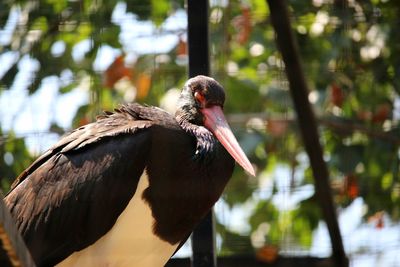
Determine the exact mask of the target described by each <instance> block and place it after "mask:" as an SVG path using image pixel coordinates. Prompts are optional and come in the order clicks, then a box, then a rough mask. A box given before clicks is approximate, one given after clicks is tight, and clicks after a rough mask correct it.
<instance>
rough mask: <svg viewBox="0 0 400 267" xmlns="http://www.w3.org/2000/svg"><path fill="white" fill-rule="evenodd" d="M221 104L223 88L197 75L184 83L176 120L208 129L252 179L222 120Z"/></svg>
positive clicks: (222, 101) (251, 167) (253, 172)
mask: <svg viewBox="0 0 400 267" xmlns="http://www.w3.org/2000/svg"><path fill="white" fill-rule="evenodd" d="M224 102H225V92H224V88H223V87H222V86H221V85H220V84H219V83H218V82H217V81H216V80H214V79H213V78H210V77H207V76H202V75H199V76H196V77H194V78H191V79H189V80H188V81H187V82H186V83H185V85H184V87H183V90H182V93H181V96H180V98H179V101H178V109H177V111H176V117H177V119H178V121H180V122H182V121H185V122H189V123H191V124H195V125H198V126H204V127H205V128H207V129H208V130H209V131H210V132H211V133H212V134H213V135H214V136H215V137H216V138H217V139H218V140H219V142H220V143H221V144H222V145H223V146H224V147H225V149H226V150H227V151H228V152H229V154H231V156H232V157H233V158H234V159H235V160H236V162H238V163H239V165H240V166H242V167H243V168H244V169H245V170H246V171H247V172H249V173H250V174H251V175H253V176H254V175H255V171H254V168H253V166H252V165H251V163H250V161H249V160H248V158H247V157H246V155H245V153H244V152H243V150H242V149H241V147H240V146H239V144H238V142H237V140H236V138H235V136H234V135H233V133H232V131H231V129H230V127H229V125H228V123H227V121H226V119H225V116H224V114H223V111H222V110H223V107H224Z"/></svg>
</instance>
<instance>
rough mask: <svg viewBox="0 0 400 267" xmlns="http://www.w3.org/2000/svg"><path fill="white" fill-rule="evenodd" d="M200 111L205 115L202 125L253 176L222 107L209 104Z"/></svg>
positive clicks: (251, 167)
mask: <svg viewBox="0 0 400 267" xmlns="http://www.w3.org/2000/svg"><path fill="white" fill-rule="evenodd" d="M201 112H202V113H203V115H204V117H205V120H204V126H205V127H206V128H207V129H209V130H210V131H211V132H212V133H213V134H214V135H215V137H216V138H217V139H218V140H219V142H220V143H221V144H222V145H223V146H224V147H225V149H226V150H227V151H228V152H229V154H231V156H232V157H233V158H234V159H235V160H236V162H237V163H239V165H240V166H242V167H243V169H245V170H246V171H247V172H248V173H250V174H251V175H253V176H255V171H254V168H253V166H252V165H251V163H250V161H249V159H248V158H247V156H246V154H244V152H243V150H242V148H241V147H240V146H239V144H238V141H237V140H236V138H235V136H234V135H233V133H232V130H231V128H230V127H229V125H228V122H227V121H226V119H225V116H224V113H223V112H222V108H221V107H220V106H211V107H208V108H202V109H201Z"/></svg>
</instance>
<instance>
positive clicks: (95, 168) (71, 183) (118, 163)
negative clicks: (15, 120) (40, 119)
mask: <svg viewBox="0 0 400 267" xmlns="http://www.w3.org/2000/svg"><path fill="white" fill-rule="evenodd" d="M155 117H157V118H160V117H161V118H162V119H164V120H167V121H169V122H170V123H172V124H173V122H174V119H173V117H172V116H170V115H169V114H167V113H166V112H164V111H161V110H159V109H156V108H153V107H144V106H140V105H137V104H131V105H128V106H122V107H121V108H119V109H117V110H116V112H115V113H106V114H105V115H103V116H100V117H99V118H98V120H97V121H96V122H94V123H91V124H88V125H86V126H83V127H80V128H78V129H76V130H75V131H73V132H71V133H70V134H69V135H67V136H65V137H63V138H62V139H61V140H60V141H59V142H58V143H57V144H56V145H55V146H53V147H52V148H51V149H50V150H48V151H47V152H46V153H44V154H43V155H42V156H41V157H39V158H38V159H37V160H36V161H35V162H34V163H33V164H32V165H31V166H30V167H28V168H27V169H26V170H25V171H24V172H23V173H22V174H21V175H20V176H19V177H18V178H17V180H16V182H15V183H14V184H13V187H12V189H11V191H10V192H9V193H8V195H7V196H6V198H5V202H6V204H7V206H8V207H9V208H10V211H11V213H12V215H13V217H14V219H15V220H16V223H17V226H18V228H19V230H20V232H21V233H22V235H23V237H24V239H25V241H26V242H27V245H28V247H29V248H30V249H31V252H32V255H33V257H34V258H35V260H36V261H38V262H39V263H40V264H39V265H45V266H47V265H52V264H55V263H57V262H58V261H60V260H62V259H63V258H65V257H66V256H68V255H69V254H71V253H72V252H74V251H76V250H80V249H82V248H84V247H86V246H88V245H90V244H92V243H93V242H95V241H96V240H97V239H98V238H100V237H101V236H102V235H104V234H105V233H106V232H107V231H108V230H110V229H111V227H112V226H113V225H114V223H115V221H116V219H117V218H118V216H119V214H120V213H121V212H122V211H123V210H124V208H125V207H126V205H127V204H128V202H129V200H130V199H131V198H132V196H133V194H134V193H135V190H136V186H137V183H138V179H139V178H140V176H141V174H142V172H143V170H144V168H145V165H146V159H147V154H148V153H149V151H150V147H151V138H150V136H151V134H150V129H151V127H152V126H154V125H158V124H159V123H157V122H155V121H154V120H153V118H155ZM161 124H162V123H161ZM175 124H176V123H175ZM111 137H112V138H111ZM93 225H94V226H93Z"/></svg>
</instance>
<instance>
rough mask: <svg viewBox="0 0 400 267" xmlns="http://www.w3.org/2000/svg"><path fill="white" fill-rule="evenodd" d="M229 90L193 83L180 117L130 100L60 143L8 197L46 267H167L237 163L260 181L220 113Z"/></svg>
mask: <svg viewBox="0 0 400 267" xmlns="http://www.w3.org/2000/svg"><path fill="white" fill-rule="evenodd" d="M224 102H225V91H224V88H223V87H222V85H221V84H220V83H218V82H217V81H216V80H215V79H213V78H211V77H208V76H202V75H199V76H196V77H193V78H190V79H188V80H187V81H186V82H185V84H184V85H183V89H182V91H181V94H180V96H179V99H178V101H177V109H176V113H175V115H172V114H170V113H168V112H166V111H164V110H162V109H161V108H158V107H154V106H148V105H141V104H138V103H129V104H123V105H120V106H119V107H118V108H116V109H115V110H114V111H113V112H104V113H103V114H102V115H100V116H98V117H97V119H96V120H95V121H94V122H92V123H89V124H87V125H84V126H81V127H79V128H77V129H75V130H73V131H71V132H70V133H69V134H66V135H65V136H63V137H62V138H61V139H60V140H59V141H58V142H57V143H56V144H55V145H54V146H52V147H51V148H50V149H49V150H47V151H46V152H44V154H42V155H41V156H40V157H39V158H37V159H36V161H34V162H33V163H32V164H31V165H30V166H29V167H28V168H27V169H26V170H25V171H23V172H22V173H21V174H20V175H19V176H18V177H17V178H16V180H15V181H14V183H13V184H12V186H11V189H10V191H9V192H8V193H7V195H6V196H5V198H4V201H5V203H6V206H7V207H8V208H9V210H10V212H11V215H12V217H13V218H14V220H15V222H16V225H17V227H18V229H19V231H20V233H21V235H22V237H23V239H24V240H25V242H26V245H27V247H28V248H29V250H30V252H31V255H32V257H33V259H34V261H35V262H36V264H37V266H39V267H47V266H61V267H64V266H68V267H69V266H115V267H117V266H118V267H119V266H164V265H165V264H166V262H167V261H168V260H169V259H170V257H171V256H172V255H173V254H174V253H175V252H176V251H177V250H178V249H179V248H180V247H181V246H182V245H183V243H184V242H185V241H186V240H187V239H188V237H189V236H190V233H191V232H192V230H193V228H194V227H195V226H196V225H197V224H198V223H199V222H200V221H201V219H202V218H203V217H205V215H206V214H207V213H208V212H209V211H210V210H211V208H212V206H213V205H214V204H215V202H216V201H217V200H218V199H219V197H220V196H221V194H222V192H223V190H224V188H225V186H226V184H227V183H228V181H229V179H230V177H231V175H232V172H233V169H234V165H235V161H236V162H237V163H239V165H241V166H242V167H243V168H244V170H246V172H248V174H250V175H253V176H254V175H255V170H254V168H253V165H252V164H251V163H250V161H249V159H248V158H247V156H246V155H245V153H244V152H243V150H242V149H241V147H240V145H239V144H238V141H237V140H236V138H235V137H234V135H233V133H232V131H231V129H230V127H229V125H228V123H227V121H226V119H225V117H224V114H223V106H224Z"/></svg>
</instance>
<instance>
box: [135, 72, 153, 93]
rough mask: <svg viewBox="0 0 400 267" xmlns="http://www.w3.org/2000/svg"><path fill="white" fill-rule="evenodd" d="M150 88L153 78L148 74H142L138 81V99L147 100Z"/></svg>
mask: <svg viewBox="0 0 400 267" xmlns="http://www.w3.org/2000/svg"><path fill="white" fill-rule="evenodd" d="M150 87H151V76H150V75H148V74H146V73H140V74H139V75H138V78H137V80H136V89H137V98H138V99H143V98H145V97H146V96H147V95H148V94H149V90H150Z"/></svg>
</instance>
